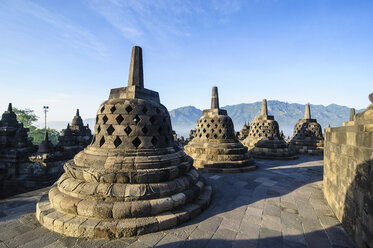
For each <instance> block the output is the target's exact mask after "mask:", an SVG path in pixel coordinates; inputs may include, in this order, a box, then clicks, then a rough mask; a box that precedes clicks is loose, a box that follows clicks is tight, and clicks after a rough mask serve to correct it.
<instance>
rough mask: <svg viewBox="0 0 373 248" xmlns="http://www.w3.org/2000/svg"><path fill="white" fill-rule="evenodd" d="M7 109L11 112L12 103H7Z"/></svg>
mask: <svg viewBox="0 0 373 248" xmlns="http://www.w3.org/2000/svg"><path fill="white" fill-rule="evenodd" d="M8 111H9V112H12V111H13V107H12V103H11V102H10V103H9V105H8Z"/></svg>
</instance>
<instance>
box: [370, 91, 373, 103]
mask: <svg viewBox="0 0 373 248" xmlns="http://www.w3.org/2000/svg"><path fill="white" fill-rule="evenodd" d="M369 101H370V102H371V103H373V93H370V94H369Z"/></svg>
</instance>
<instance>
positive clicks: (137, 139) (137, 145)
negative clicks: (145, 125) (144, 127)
mask: <svg viewBox="0 0 373 248" xmlns="http://www.w3.org/2000/svg"><path fill="white" fill-rule="evenodd" d="M132 144H133V145H134V146H135V147H136V148H138V147H139V146H140V145H141V140H140V139H139V137H136V138H135V139H134V140H132Z"/></svg>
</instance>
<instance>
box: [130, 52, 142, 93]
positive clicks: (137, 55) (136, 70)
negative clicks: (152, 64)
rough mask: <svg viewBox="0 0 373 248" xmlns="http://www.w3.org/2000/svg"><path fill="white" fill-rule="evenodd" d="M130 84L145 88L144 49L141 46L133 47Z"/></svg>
mask: <svg viewBox="0 0 373 248" xmlns="http://www.w3.org/2000/svg"><path fill="white" fill-rule="evenodd" d="M128 86H138V87H140V88H144V73H143V67H142V49H141V47H139V46H134V47H133V48H132V55H131V65H130V73H129V76H128Z"/></svg>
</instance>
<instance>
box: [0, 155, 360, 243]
mask: <svg viewBox="0 0 373 248" xmlns="http://www.w3.org/2000/svg"><path fill="white" fill-rule="evenodd" d="M257 164H258V166H259V168H258V170H256V171H251V172H248V173H241V174H203V175H204V177H205V178H206V180H207V181H209V182H210V183H211V185H212V187H213V190H214V193H213V200H212V202H211V205H210V207H209V208H207V209H206V210H205V211H204V212H203V213H202V214H201V215H200V216H198V217H197V218H195V219H193V220H192V221H189V222H187V223H185V224H183V225H181V226H178V227H177V228H175V229H171V230H166V231H162V232H157V233H152V234H147V235H144V236H140V237H135V238H129V239H122V240H89V239H78V238H69V237H64V236H61V235H60V234H57V233H53V232H50V231H48V230H47V229H45V228H43V227H41V226H40V224H39V223H38V222H37V220H36V218H35V205H36V202H37V200H38V199H39V198H40V196H41V195H42V194H43V193H44V192H47V191H48V188H44V189H41V190H37V191H33V192H29V193H26V194H22V195H17V196H15V197H12V198H8V199H5V200H1V201H0V248H1V247H51V248H52V247H53V248H55V247H57V248H58V247H90V248H92V247H153V246H156V247H214V248H216V247H317V248H320V247H355V245H354V243H353V241H351V239H350V238H349V236H348V235H347V234H346V232H345V230H344V229H343V227H342V226H341V224H340V222H339V221H338V220H337V218H336V217H335V216H334V214H333V212H332V211H331V209H330V208H329V206H328V205H327V203H326V201H325V199H324V196H323V193H322V177H323V161H322V160H321V158H320V157H310V156H300V158H299V159H298V160H294V161H265V160H257Z"/></svg>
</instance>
